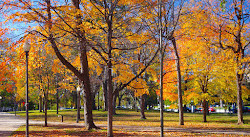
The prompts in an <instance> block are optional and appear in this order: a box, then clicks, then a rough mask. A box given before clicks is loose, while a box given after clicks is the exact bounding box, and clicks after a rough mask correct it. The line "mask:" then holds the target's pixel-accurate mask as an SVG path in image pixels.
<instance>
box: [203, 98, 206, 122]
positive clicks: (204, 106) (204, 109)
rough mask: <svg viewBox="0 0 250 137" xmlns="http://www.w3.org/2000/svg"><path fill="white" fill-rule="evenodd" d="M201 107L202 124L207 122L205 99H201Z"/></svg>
mask: <svg viewBox="0 0 250 137" xmlns="http://www.w3.org/2000/svg"><path fill="white" fill-rule="evenodd" d="M202 107H203V122H207V101H206V99H203V101H202Z"/></svg>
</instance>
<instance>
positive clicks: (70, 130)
mask: <svg viewBox="0 0 250 137" xmlns="http://www.w3.org/2000/svg"><path fill="white" fill-rule="evenodd" d="M29 135H30V136H52V137H54V136H81V137H83V136H95V137H96V136H107V131H106V129H98V130H95V129H93V130H90V131H88V130H85V128H84V127H83V126H77V125H49V126H48V127H43V126H42V125H39V124H36V125H30V132H29ZM12 136H14V137H15V136H18V137H22V136H25V131H15V132H13V134H12ZM114 136H140V135H139V134H137V133H127V132H119V131H118V132H115V133H114Z"/></svg>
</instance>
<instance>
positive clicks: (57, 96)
mask: <svg viewBox="0 0 250 137" xmlns="http://www.w3.org/2000/svg"><path fill="white" fill-rule="evenodd" d="M58 113H59V93H58V88H57V89H56V114H58Z"/></svg>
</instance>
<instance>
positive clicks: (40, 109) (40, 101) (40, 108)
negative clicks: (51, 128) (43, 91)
mask: <svg viewBox="0 0 250 137" xmlns="http://www.w3.org/2000/svg"><path fill="white" fill-rule="evenodd" d="M42 102H43V99H42V96H41V95H40V96H39V112H42V107H43V106H42Z"/></svg>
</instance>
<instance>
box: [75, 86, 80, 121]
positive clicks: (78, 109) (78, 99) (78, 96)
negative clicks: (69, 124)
mask: <svg viewBox="0 0 250 137" xmlns="http://www.w3.org/2000/svg"><path fill="white" fill-rule="evenodd" d="M76 91H77V93H76V94H77V116H76V123H79V121H80V91H81V88H80V86H78V87H77V88H76Z"/></svg>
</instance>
